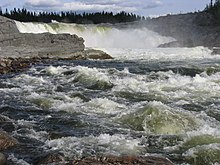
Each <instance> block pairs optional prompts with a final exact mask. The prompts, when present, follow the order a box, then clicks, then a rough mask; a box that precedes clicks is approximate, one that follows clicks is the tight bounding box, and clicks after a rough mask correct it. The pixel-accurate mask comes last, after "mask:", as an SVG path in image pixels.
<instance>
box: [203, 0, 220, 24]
mask: <svg viewBox="0 0 220 165" xmlns="http://www.w3.org/2000/svg"><path fill="white" fill-rule="evenodd" d="M204 11H205V12H207V13H210V14H211V15H212V16H213V21H214V24H216V25H220V0H215V2H213V0H211V1H210V3H209V4H208V5H206V8H205V10H204Z"/></svg>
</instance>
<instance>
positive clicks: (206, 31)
mask: <svg viewBox="0 0 220 165" xmlns="http://www.w3.org/2000/svg"><path fill="white" fill-rule="evenodd" d="M213 19H214V18H213V16H212V15H211V14H209V13H206V12H200V13H187V14H179V15H167V16H163V17H159V18H154V19H151V20H149V21H147V22H145V23H144V26H147V27H148V28H149V29H151V30H153V31H156V32H158V33H160V34H162V35H165V36H171V37H173V38H175V39H176V40H177V42H172V43H167V44H164V45H161V46H162V47H172V46H174V47H177V46H187V47H192V46H206V47H219V46H220V35H219V34H220V32H219V27H217V26H215V25H213V24H212V22H213Z"/></svg>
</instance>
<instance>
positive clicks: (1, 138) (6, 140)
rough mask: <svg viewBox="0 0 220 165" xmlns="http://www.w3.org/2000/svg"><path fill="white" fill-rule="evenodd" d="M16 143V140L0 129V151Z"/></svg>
mask: <svg viewBox="0 0 220 165" xmlns="http://www.w3.org/2000/svg"><path fill="white" fill-rule="evenodd" d="M17 144H18V141H17V140H16V139H15V138H13V137H11V136H10V135H8V134H7V133H6V132H3V131H0V151H2V150H6V149H8V148H11V147H14V146H15V145H17Z"/></svg>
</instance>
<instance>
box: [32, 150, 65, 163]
mask: <svg viewBox="0 0 220 165" xmlns="http://www.w3.org/2000/svg"><path fill="white" fill-rule="evenodd" d="M64 162H65V160H64V155H63V154H61V153H47V154H42V155H39V156H37V157H36V158H35V159H34V163H33V164H35V165H37V164H50V163H59V164H65V163H64Z"/></svg>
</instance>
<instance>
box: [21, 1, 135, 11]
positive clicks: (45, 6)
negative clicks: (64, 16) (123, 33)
mask: <svg viewBox="0 0 220 165" xmlns="http://www.w3.org/2000/svg"><path fill="white" fill-rule="evenodd" d="M125 2H126V0H76V1H74V2H64V3H61V1H59V0H26V2H25V7H26V8H29V9H38V10H49V11H71V10H72V11H86V12H96V11H109V12H110V11H112V12H120V11H126V12H134V11H137V10H138V9H137V8H136V7H135V6H134V5H125Z"/></svg>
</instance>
